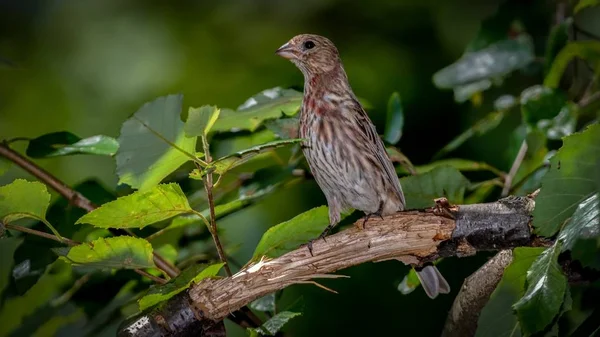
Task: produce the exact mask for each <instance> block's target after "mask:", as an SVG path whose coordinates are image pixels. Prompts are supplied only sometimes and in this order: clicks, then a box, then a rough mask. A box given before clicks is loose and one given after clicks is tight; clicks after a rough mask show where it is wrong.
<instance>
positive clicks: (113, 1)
mask: <svg viewBox="0 0 600 337" xmlns="http://www.w3.org/2000/svg"><path fill="white" fill-rule="evenodd" d="M500 2H501V1H477V2H467V1H433V0H430V1H423V0H420V1H415V0H403V1H394V0H382V1H372V2H367V1H341V0H303V1H275V0H271V1H249V0H237V1H173V2H168V1H141V0H140V1H120V0H97V1H76V0H72V1H58V0H55V1H42V0H39V1H31V0H22V1H18V0H15V1H7V0H0V57H2V62H1V63H0V139H6V138H12V137H37V136H39V135H42V134H45V133H48V132H53V131H62V130H69V131H71V132H73V133H75V134H77V135H79V136H80V137H88V136H91V135H95V134H106V135H109V136H113V137H116V136H118V131H119V128H120V126H121V123H122V122H123V121H124V120H125V119H126V118H127V117H128V116H129V115H130V114H132V113H133V112H135V111H136V110H137V108H138V107H139V106H140V105H141V104H143V103H144V102H146V101H148V100H151V99H153V98H155V97H157V96H160V95H165V94H169V93H177V92H181V93H183V94H184V95H185V99H184V100H185V102H184V104H185V106H186V107H187V106H200V105H203V104H216V105H218V106H220V107H229V108H235V107H237V106H238V105H240V104H241V103H243V102H244V100H245V99H246V98H248V97H250V96H251V95H253V94H255V93H257V92H259V91H261V90H263V89H267V88H271V87H275V86H284V87H290V86H292V87H295V88H301V87H302V76H301V74H300V72H299V71H298V70H297V69H296V68H295V67H294V66H293V65H292V64H291V63H289V62H288V61H286V60H284V59H282V58H280V57H277V56H276V55H275V54H274V51H275V50H276V49H277V48H278V47H279V46H280V45H282V44H283V43H285V42H286V41H287V40H288V39H290V38H291V37H292V36H294V35H296V34H299V33H317V34H321V35H325V36H327V37H329V38H330V39H332V40H333V41H334V43H336V45H337V46H338V48H339V50H340V53H341V56H342V60H343V62H344V65H345V68H346V70H347V72H348V76H349V78H350V82H351V85H352V87H353V89H354V91H355V92H356V94H357V95H358V96H360V97H364V98H366V99H367V100H368V101H369V102H370V103H371V104H372V105H373V109H372V110H370V111H369V114H370V116H371V118H372V119H373V121H374V122H375V124H376V125H377V128H378V130H379V131H380V133H382V132H383V123H384V121H385V107H386V104H387V99H388V98H389V96H390V94H391V93H392V92H394V91H398V92H399V93H400V95H401V97H402V102H403V105H404V109H405V120H406V122H405V127H404V135H403V138H402V139H401V141H400V142H399V144H398V146H399V148H401V149H402V150H403V152H404V153H405V154H406V155H408V157H409V158H411V160H412V161H413V162H414V163H415V164H424V163H427V162H428V161H429V160H430V159H431V156H432V155H433V154H434V153H435V152H436V151H437V150H439V149H440V148H441V147H442V146H443V145H445V144H446V143H447V142H448V141H449V140H450V139H452V137H454V136H455V135H457V134H458V133H460V132H461V131H462V130H464V129H466V128H467V127H468V126H470V125H471V124H472V123H473V122H474V121H476V120H477V119H479V118H481V117H482V116H484V115H486V114H487V113H489V112H491V111H492V107H491V103H492V101H493V98H494V97H497V96H498V94H499V93H505V92H506V91H507V90H506V88H509V91H510V92H512V93H519V92H520V90H521V89H522V88H525V87H527V86H529V85H531V84H533V83H539V82H540V78H539V77H530V76H528V74H527V73H525V74H523V73H518V74H515V75H514V76H511V77H510V78H508V79H507V80H506V83H505V86H504V89H502V90H499V89H493V90H491V91H490V92H489V93H486V96H485V97H484V101H483V103H482V105H481V106H479V107H473V106H472V105H471V104H470V103H469V102H466V103H463V104H457V103H455V102H454V100H453V95H452V92H451V91H441V90H439V89H437V88H435V87H434V85H433V83H432V80H431V78H432V75H433V73H434V72H435V71H437V70H439V69H440V68H442V67H444V66H446V65H448V64H450V63H452V62H454V60H456V59H457V58H458V57H460V55H461V54H462V53H463V51H464V49H465V47H466V45H467V44H468V43H469V41H470V40H471V39H473V38H474V37H475V35H476V34H477V31H478V28H479V24H480V22H481V21H482V20H483V19H484V18H486V17H488V16H489V15H491V14H493V13H494V12H495V10H496V8H497V5H498V4H499V3H500ZM519 3H521V4H522V5H521V6H522V9H523V12H524V13H528V14H527V15H529V19H530V20H528V21H527V22H528V24H529V25H530V27H528V28H531V29H529V31H530V33H532V35H534V38H540V39H539V40H536V42H538V41H542V42H543V41H544V35H545V34H546V32H547V30H548V28H549V26H550V23H551V20H552V16H551V15H552V14H551V11H547V10H546V7H544V6H540V5H539V4H538V2H535V1H520V2H519ZM186 109H187V108H186ZM519 121H520V117H519V116H518V115H514V116H511V117H510V118H508V119H507V120H506V121H504V122H503V124H502V125H501V126H500V127H499V128H498V129H497V130H495V131H493V132H491V133H490V134H488V135H486V136H485V137H475V139H474V140H472V141H470V142H469V143H467V144H466V145H465V146H463V147H461V148H460V150H459V151H458V152H456V153H454V156H457V157H464V158H469V159H474V160H484V161H487V162H489V163H490V164H494V165H495V166H496V167H498V168H499V169H502V170H505V171H507V170H508V169H509V168H510V163H511V160H512V159H511V157H510V156H509V153H510V151H509V150H510V147H511V146H514V145H512V144H510V142H509V140H510V134H509V133H508V132H506V130H512V129H514V126H515V125H517V124H518V123H519ZM516 145H518V144H516ZM224 147H226V146H224ZM224 147H221V148H220V147H219V146H218V145H216V146H215V151H216V152H217V154H219V153H220V154H225V150H224ZM17 149H19V150H23V148H19V147H18V146H17ZM513 151H514V149H513ZM36 162H37V163H38V164H40V165H41V166H43V167H44V168H46V169H48V170H50V171H51V172H52V173H54V174H55V175H57V176H58V177H60V178H61V179H63V180H64V181H65V182H67V183H68V184H77V183H81V182H83V181H85V180H86V179H90V178H94V179H98V180H99V181H100V182H102V183H103V184H104V185H105V186H106V187H107V188H109V189H112V190H114V189H115V188H116V181H117V179H116V175H115V173H114V160H113V159H112V158H109V157H101V156H72V157H62V158H55V159H46V160H38V161H36ZM21 176H24V177H27V176H26V175H24V173H23V172H22V171H20V170H19V169H16V168H13V169H11V171H10V172H9V173H8V174H7V175H4V176H3V177H0V184H2V185H3V184H6V183H8V182H10V181H12V180H13V179H14V178H16V177H21ZM324 203H325V199H324V197H323V195H322V193H321V192H320V190H319V189H318V187H317V186H316V184H315V183H314V182H312V181H307V182H303V183H301V184H299V185H295V186H293V187H290V188H288V189H285V190H280V191H278V192H276V193H275V194H273V195H271V196H269V197H267V198H266V199H264V200H263V201H261V202H260V203H259V204H257V205H254V206H252V207H250V208H247V209H245V210H243V211H240V212H238V213H235V214H233V215H231V216H228V217H226V218H224V219H222V220H221V221H220V222H219V226H220V227H221V228H223V229H224V231H225V233H224V237H225V239H224V240H225V245H227V244H230V245H240V246H239V249H238V250H237V252H236V253H235V254H234V258H235V259H236V260H238V261H240V262H242V263H244V262H245V261H247V260H248V258H249V257H250V256H251V254H252V252H253V250H254V247H255V246H256V244H257V242H258V240H259V239H260V237H261V235H262V233H263V232H264V231H265V230H266V229H267V228H268V227H270V226H273V225H275V224H278V223H280V222H282V221H285V220H288V219H290V218H291V217H293V216H294V215H296V214H298V213H300V212H302V211H304V210H306V209H308V208H311V207H313V206H318V205H322V204H324ZM486 257H487V256H486V255H485V254H480V255H478V256H477V257H473V258H463V259H460V260H459V259H448V260H446V261H444V262H443V263H441V264H440V266H439V268H440V270H441V272H442V273H443V274H444V275H445V276H446V278H447V279H448V281H449V282H450V285H451V287H452V289H453V292H452V294H451V295H449V296H440V297H439V298H438V299H436V300H433V301H432V300H430V299H429V298H427V297H426V296H425V294H424V293H423V291H422V290H421V289H417V290H416V291H415V292H413V293H412V294H410V295H408V296H404V295H402V294H400V293H399V292H398V291H397V290H396V288H397V286H398V283H399V282H400V281H401V280H402V278H403V277H404V275H405V274H406V272H407V271H408V269H407V268H406V267H405V266H403V264H402V263H400V262H397V261H387V262H381V263H367V264H364V265H361V266H357V267H353V268H350V269H348V270H344V271H341V272H340V273H341V274H344V275H349V276H351V278H350V279H338V280H325V281H322V282H321V283H322V284H324V285H325V286H327V287H329V288H332V289H335V290H336V291H338V292H339V294H337V295H336V294H332V293H328V292H326V291H324V290H322V289H320V288H317V287H315V286H312V285H300V286H293V287H290V288H287V289H286V290H285V291H283V297H282V300H281V302H280V304H281V305H282V306H285V304H286V303H291V302H293V301H294V300H295V299H297V298H298V296H300V295H302V296H303V298H304V302H305V311H304V314H303V316H302V317H300V318H297V319H295V320H293V321H292V322H291V323H290V324H289V326H288V327H287V329H286V330H287V333H286V336H332V335H335V336H399V335H416V336H435V335H439V333H440V331H441V328H442V326H443V323H444V320H445V316H446V314H447V311H448V310H449V308H450V306H451V304H452V299H453V298H454V295H455V294H456V292H457V291H458V289H459V287H460V285H461V283H462V280H463V279H464V278H465V277H466V276H468V275H469V274H470V273H472V272H473V271H474V270H475V269H476V268H477V267H478V266H479V265H480V264H481V263H482V262H483V261H484V260H485V258H486ZM97 289H98V288H93V287H89V288H84V289H83V290H82V291H83V292H84V293H83V294H82V295H81V296H82V297H85V296H86V294H85V291H97ZM88 295H89V296H91V297H93V296H92V295H91V294H88ZM228 329H229V332H230V333H232V332H234V331H239V332H240V335H243V332H242V331H241V330H240V329H239V328H237V326H235V325H233V324H229V323H228ZM232 335H233V334H232Z"/></svg>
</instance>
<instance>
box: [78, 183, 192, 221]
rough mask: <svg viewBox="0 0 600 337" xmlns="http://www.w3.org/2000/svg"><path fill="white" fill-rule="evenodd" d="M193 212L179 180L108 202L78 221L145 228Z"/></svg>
mask: <svg viewBox="0 0 600 337" xmlns="http://www.w3.org/2000/svg"><path fill="white" fill-rule="evenodd" d="M191 212H193V211H192V208H191V207H190V205H189V203H188V201H187V198H186V197H185V194H183V191H182V190H181V187H179V185H177V184H176V183H169V184H161V185H158V186H154V187H152V188H150V189H149V190H147V191H145V192H142V191H137V192H134V193H132V194H130V195H126V196H123V197H120V198H118V199H117V200H114V201H111V202H107V203H105V204H104V205H102V206H100V207H98V208H97V209H95V210H93V211H92V212H90V213H87V214H85V215H84V216H82V217H81V218H79V220H77V222H75V223H76V224H83V223H87V224H90V225H92V226H96V227H102V228H143V227H145V226H148V225H150V224H152V223H155V222H158V221H162V220H166V219H169V218H172V217H174V216H176V215H180V214H185V213H191Z"/></svg>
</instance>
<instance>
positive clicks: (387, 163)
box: [352, 100, 406, 206]
mask: <svg viewBox="0 0 600 337" xmlns="http://www.w3.org/2000/svg"><path fill="white" fill-rule="evenodd" d="M353 109H355V110H356V112H357V113H355V114H352V115H353V116H355V121H356V123H357V125H358V128H359V129H360V130H361V131H362V135H363V136H364V138H365V142H366V143H367V144H368V146H369V147H370V148H371V150H372V151H373V153H375V157H376V158H377V160H379V162H380V163H381V166H382V167H383V170H384V171H385V174H386V176H387V178H388V179H389V181H391V182H392V186H393V187H394V192H396V194H397V195H398V198H399V199H400V200H401V202H402V205H404V206H406V202H405V200H404V193H403V192H402V187H401V186H400V181H399V180H398V175H396V170H395V169H394V165H393V164H392V161H391V160H390V158H389V156H388V154H387V151H386V150H385V146H384V145H383V141H382V140H381V138H380V137H379V135H378V134H377V129H375V125H373V123H372V122H371V120H370V119H369V116H368V115H367V113H366V112H365V110H364V109H363V107H362V106H361V105H360V103H359V102H358V101H357V100H355V101H354V107H353Z"/></svg>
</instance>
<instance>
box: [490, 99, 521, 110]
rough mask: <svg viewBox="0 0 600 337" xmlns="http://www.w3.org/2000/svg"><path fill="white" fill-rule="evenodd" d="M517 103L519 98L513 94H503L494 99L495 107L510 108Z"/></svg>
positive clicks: (498, 108) (497, 108) (500, 108)
mask: <svg viewBox="0 0 600 337" xmlns="http://www.w3.org/2000/svg"><path fill="white" fill-rule="evenodd" d="M516 104H517V98H516V97H515V96H513V95H502V96H500V97H498V98H496V100H495V101H494V109H496V110H509V109H511V108H512V107H514V106H515V105H516Z"/></svg>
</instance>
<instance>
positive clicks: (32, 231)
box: [4, 223, 80, 246]
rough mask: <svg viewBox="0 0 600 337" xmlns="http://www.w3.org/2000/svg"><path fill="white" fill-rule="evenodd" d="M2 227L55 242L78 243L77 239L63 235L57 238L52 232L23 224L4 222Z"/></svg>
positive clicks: (71, 244) (72, 244)
mask: <svg viewBox="0 0 600 337" xmlns="http://www.w3.org/2000/svg"><path fill="white" fill-rule="evenodd" d="M4 227H6V228H7V229H12V230H14V231H17V232H22V233H27V234H31V235H35V236H39V237H42V238H46V239H50V240H54V241H56V242H60V243H65V244H67V245H69V246H77V245H79V244H80V243H79V242H77V241H73V240H71V239H68V238H65V237H62V238H59V237H58V236H56V235H53V234H50V233H46V232H42V231H38V230H35V229H31V228H27V227H23V226H18V225H13V224H9V223H7V224H4Z"/></svg>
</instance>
